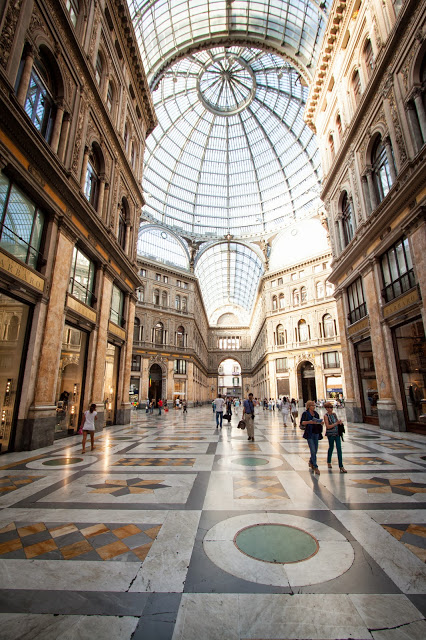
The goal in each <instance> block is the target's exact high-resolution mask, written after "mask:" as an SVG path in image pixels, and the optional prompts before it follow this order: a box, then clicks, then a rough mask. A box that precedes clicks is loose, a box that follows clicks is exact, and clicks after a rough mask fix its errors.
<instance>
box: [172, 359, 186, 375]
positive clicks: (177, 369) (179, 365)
mask: <svg viewBox="0 0 426 640" xmlns="http://www.w3.org/2000/svg"><path fill="white" fill-rule="evenodd" d="M173 371H174V373H179V374H182V375H185V374H186V360H180V359H179V360H175V361H174V367H173Z"/></svg>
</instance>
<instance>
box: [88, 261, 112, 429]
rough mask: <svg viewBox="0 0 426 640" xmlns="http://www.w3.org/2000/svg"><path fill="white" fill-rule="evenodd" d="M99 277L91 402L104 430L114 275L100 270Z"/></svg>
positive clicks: (98, 423)
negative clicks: (106, 364) (106, 365)
mask: <svg viewBox="0 0 426 640" xmlns="http://www.w3.org/2000/svg"><path fill="white" fill-rule="evenodd" d="M98 277H100V278H101V286H100V287H99V291H100V301H98V304H99V312H98V323H99V324H98V331H97V341H96V345H95V364H94V370H93V387H92V394H91V395H92V399H91V402H94V403H95V404H96V411H97V412H98V421H97V424H96V428H97V429H98V428H99V429H100V430H102V429H103V427H104V424H105V423H104V420H105V417H104V416H105V406H104V394H103V391H104V379H105V360H106V351H107V342H108V324H109V316H110V310H111V294H112V277H111V276H110V275H109V273H107V272H106V271H105V272H103V271H102V270H99V271H98Z"/></svg>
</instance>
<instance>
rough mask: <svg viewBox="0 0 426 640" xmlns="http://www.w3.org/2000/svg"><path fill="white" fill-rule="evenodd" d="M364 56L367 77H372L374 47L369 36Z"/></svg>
mask: <svg viewBox="0 0 426 640" xmlns="http://www.w3.org/2000/svg"><path fill="white" fill-rule="evenodd" d="M363 56H364V62H365V68H366V70H367V77H368V78H370V76H371V74H372V73H373V69H374V54H373V47H372V46H371V40H370V38H368V39H367V40H366V41H365V45H364V50H363Z"/></svg>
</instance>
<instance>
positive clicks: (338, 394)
mask: <svg viewBox="0 0 426 640" xmlns="http://www.w3.org/2000/svg"><path fill="white" fill-rule="evenodd" d="M325 388H326V391H327V398H332V399H334V400H341V399H342V398H343V385H342V376H327V377H326V379H325Z"/></svg>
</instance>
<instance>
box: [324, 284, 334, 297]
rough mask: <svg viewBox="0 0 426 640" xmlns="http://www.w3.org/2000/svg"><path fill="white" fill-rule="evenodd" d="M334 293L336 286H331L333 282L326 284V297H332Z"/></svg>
mask: <svg viewBox="0 0 426 640" xmlns="http://www.w3.org/2000/svg"><path fill="white" fill-rule="evenodd" d="M333 293H334V285H332V284H331V282H326V283H325V295H326V296H332V295H333Z"/></svg>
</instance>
